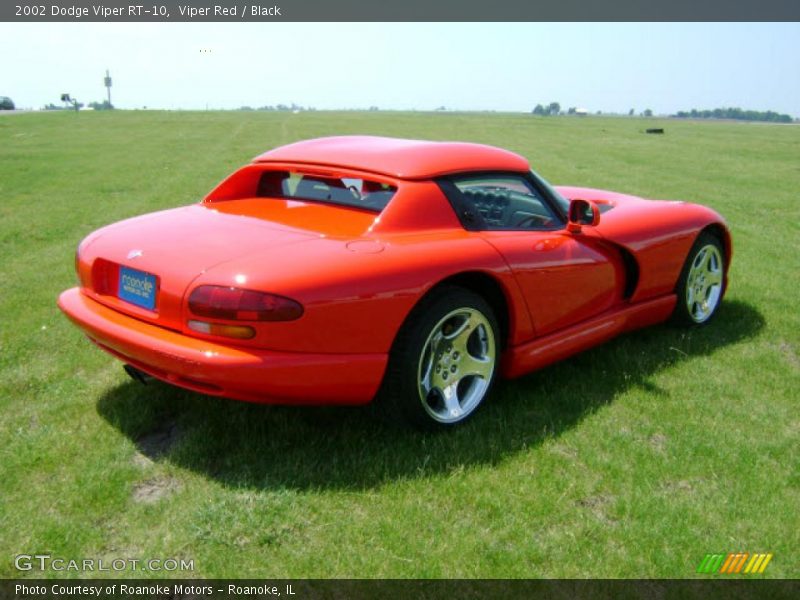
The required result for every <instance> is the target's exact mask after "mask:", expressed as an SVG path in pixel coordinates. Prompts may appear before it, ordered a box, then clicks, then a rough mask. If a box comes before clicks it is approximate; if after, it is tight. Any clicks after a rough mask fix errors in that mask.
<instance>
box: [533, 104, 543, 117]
mask: <svg viewBox="0 0 800 600" xmlns="http://www.w3.org/2000/svg"><path fill="white" fill-rule="evenodd" d="M533 114H535V115H544V114H545V113H544V106H542V105H541V104H537V105H536V107H535V108H534V109H533Z"/></svg>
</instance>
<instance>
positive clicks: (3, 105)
mask: <svg viewBox="0 0 800 600" xmlns="http://www.w3.org/2000/svg"><path fill="white" fill-rule="evenodd" d="M0 110H14V101H13V100H12V99H11V98H9V97H8V96H0Z"/></svg>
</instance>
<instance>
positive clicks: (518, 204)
mask: <svg viewBox="0 0 800 600" xmlns="http://www.w3.org/2000/svg"><path fill="white" fill-rule="evenodd" d="M452 181H453V184H454V185H455V186H456V188H457V189H458V191H459V192H461V196H462V198H463V200H464V204H465V206H466V208H468V209H469V210H470V211H472V212H473V213H475V214H479V215H480V216H481V217H482V219H483V222H484V223H485V224H486V229H490V230H497V229H500V230H502V229H508V230H525V229H552V228H554V227H557V226H560V223H559V221H558V219H557V218H556V216H555V215H554V214H553V211H552V210H551V209H550V207H549V206H548V205H547V202H546V201H545V200H544V198H543V197H542V196H541V194H539V192H537V191H536V190H535V189H533V188H532V187H531V186H530V185H529V184H528V182H527V181H525V179H524V178H522V177H517V176H514V175H469V176H463V177H456V178H454V179H453V180H452Z"/></svg>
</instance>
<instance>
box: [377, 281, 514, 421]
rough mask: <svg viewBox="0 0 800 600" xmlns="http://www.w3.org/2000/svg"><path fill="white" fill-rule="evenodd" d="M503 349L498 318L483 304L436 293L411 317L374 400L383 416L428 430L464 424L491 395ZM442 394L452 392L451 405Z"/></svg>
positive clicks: (446, 289)
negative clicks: (425, 395)
mask: <svg viewBox="0 0 800 600" xmlns="http://www.w3.org/2000/svg"><path fill="white" fill-rule="evenodd" d="M458 332H461V333H458ZM438 334H441V335H438ZM448 336H453V337H448ZM500 349H501V340H500V328H499V327H498V324H497V318H496V316H495V314H494V311H493V310H492V307H491V306H490V305H489V303H488V302H487V301H486V300H485V299H484V298H482V297H481V296H479V295H478V294H476V293H474V292H472V291H470V290H467V289H464V288H461V287H456V286H441V287H439V288H436V289H434V290H433V291H432V292H430V293H429V294H428V295H427V296H425V297H424V298H423V299H422V300H421V301H420V303H419V304H418V305H417V306H416V307H415V308H414V310H413V311H412V312H411V314H410V315H409V316H408V318H407V319H406V322H405V323H404V324H403V327H402V328H401V330H400V332H399V333H398V335H397V338H396V340H395V342H394V345H393V347H392V350H391V352H390V354H389V364H388V366H387V369H386V374H385V376H384V379H383V384H382V386H381V390H380V392H379V393H378V396H377V398H376V403H377V405H378V408H379V410H380V412H381V413H382V416H383V417H384V418H388V419H389V420H391V421H393V422H395V421H398V420H400V421H405V422H406V423H410V424H412V425H414V426H416V427H418V428H421V429H427V430H443V429H450V428H452V427H454V426H456V425H458V424H460V423H463V422H464V421H465V420H467V419H468V418H469V417H471V416H472V415H473V414H474V413H475V411H476V410H477V409H478V408H479V407H480V405H481V404H483V401H484V400H485V398H486V397H487V396H488V395H489V393H490V392H491V388H492V386H493V384H494V380H495V378H496V375H497V371H498V367H499V359H500ZM426 367H428V368H426ZM442 369H443V370H442ZM472 371H475V373H472ZM479 371H480V372H481V373H482V374H479V373H478V372H479ZM426 373H427V374H428V375H429V376H428V377H425V374H426ZM425 387H429V388H430V389H429V392H428V395H427V397H425V398H423V396H424V393H425V392H424V388H425ZM442 388H444V389H447V390H450V392H451V393H450V394H449V396H448V397H449V404H448V403H447V402H446V401H445V398H444V396H443V393H444V392H443V389H442ZM453 390H455V392H453ZM462 396H463V400H464V401H463V405H462V402H461V399H462ZM453 398H455V401H453ZM459 411H461V412H460V413H459Z"/></svg>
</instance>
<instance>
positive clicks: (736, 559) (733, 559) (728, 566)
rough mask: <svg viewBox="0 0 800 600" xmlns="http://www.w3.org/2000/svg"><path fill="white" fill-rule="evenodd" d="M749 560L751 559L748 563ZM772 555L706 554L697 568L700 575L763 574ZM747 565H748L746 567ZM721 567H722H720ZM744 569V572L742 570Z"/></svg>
mask: <svg viewBox="0 0 800 600" xmlns="http://www.w3.org/2000/svg"><path fill="white" fill-rule="evenodd" d="M748 559H750V560H749V561H748ZM771 560H772V553H769V554H767V553H756V554H752V555H751V554H750V553H749V552H730V553H729V554H706V555H705V556H704V557H703V560H701V561H700V564H699V565H698V566H697V572H698V573H708V574H712V573H720V574H727V575H734V574H739V573H742V574H748V573H749V574H752V575H755V574H756V573H763V572H764V570H765V569H766V568H767V565H768V564H769V561H771ZM745 564H746V565H747V566H746V567H745ZM720 565H721V566H720ZM743 568H744V571H742V569H743Z"/></svg>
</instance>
